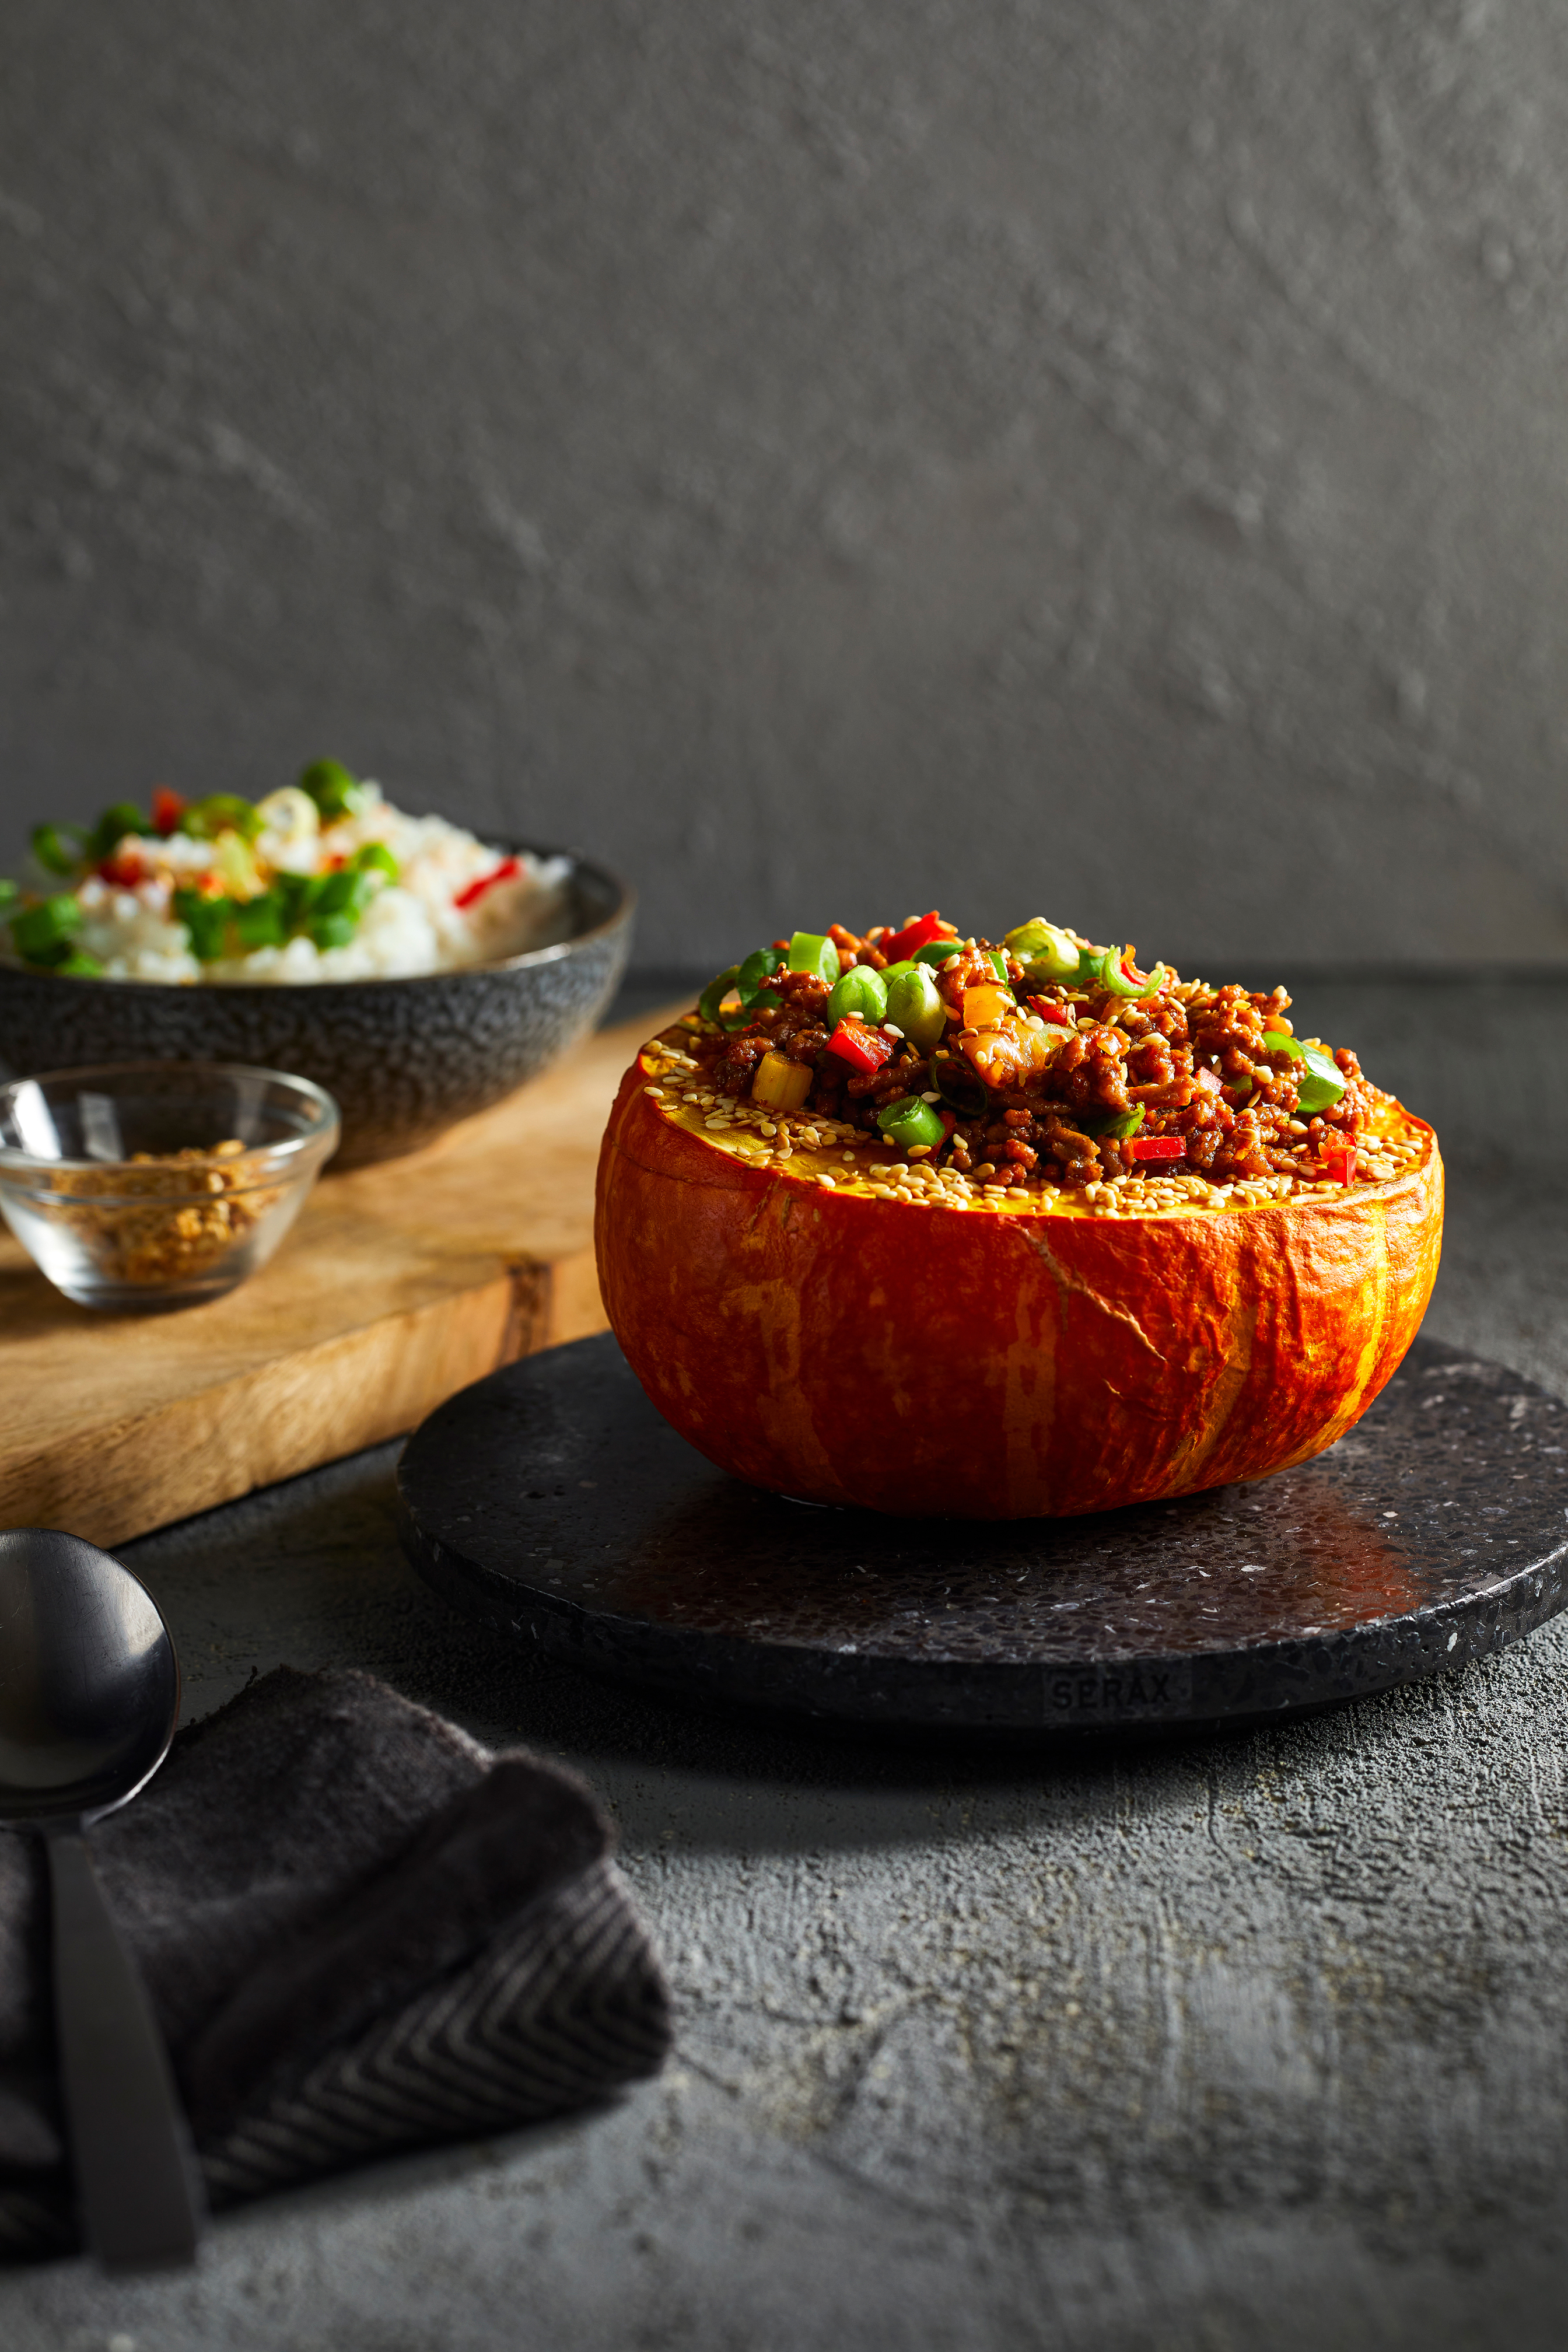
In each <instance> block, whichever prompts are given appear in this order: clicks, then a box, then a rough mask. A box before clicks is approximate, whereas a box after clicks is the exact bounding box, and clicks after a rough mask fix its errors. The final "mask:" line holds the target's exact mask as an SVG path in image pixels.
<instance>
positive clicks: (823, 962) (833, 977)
mask: <svg viewBox="0 0 1568 2352" xmlns="http://www.w3.org/2000/svg"><path fill="white" fill-rule="evenodd" d="M788 961H789V969H790V970H791V971H809V972H811V973H813V974H814V975H815V977H816V979H818V980H820V981H821V982H822V983H823V985H824V987H825V988H832V987H833V986H834V985H835V984H836V982H837V979H838V950H837V948H836V947H835V946H834V944H833V941H832V940H830V939H829V938H828V937H827V936H826V933H825V932H822V931H796V932H795V936H794V938H793V939H792V940H790V943H789V959H788Z"/></svg>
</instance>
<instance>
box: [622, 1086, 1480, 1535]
mask: <svg viewBox="0 0 1568 2352" xmlns="http://www.w3.org/2000/svg"><path fill="white" fill-rule="evenodd" d="M651 1076H652V1065H651V1064H650V1063H649V1062H648V1060H647V1057H646V1055H639V1056H638V1058H637V1062H636V1063H634V1065H633V1066H632V1068H631V1069H630V1070H628V1071H627V1073H626V1077H625V1079H624V1080H623V1082H622V1086H621V1090H620V1094H619V1096H618V1097H617V1099H616V1107H615V1109H614V1111H613V1112H612V1113H611V1117H610V1123H609V1127H608V1129H607V1130H606V1133H605V1142H604V1148H603V1151H602V1153H601V1156H600V1161H599V1180H598V1204H597V1217H596V1228H595V1231H596V1243H597V1250H598V1263H599V1279H600V1284H601V1286H602V1289H603V1292H604V1298H605V1308H606V1311H607V1313H608V1315H609V1318H610V1322H611V1325H612V1327H613V1328H614V1330H615V1333H616V1338H617V1339H619V1341H620V1344H621V1346H622V1348H623V1349H625V1351H626V1358H627V1360H628V1361H629V1363H630V1364H631V1366H632V1369H633V1370H634V1371H635V1372H636V1373H637V1378H638V1379H639V1380H640V1381H641V1382H642V1384H643V1386H644V1388H645V1389H646V1390H647V1393H648V1395H649V1397H650V1398H651V1399H652V1400H653V1402H654V1403H655V1404H656V1405H657V1406H658V1410H659V1411H660V1412H662V1413H663V1414H664V1416H665V1418H666V1419H667V1420H668V1421H669V1422H670V1423H673V1425H674V1427H675V1428H676V1429H678V1430H679V1432H680V1433H681V1435H682V1436H683V1437H685V1438H687V1439H689V1442H690V1443H691V1444H693V1445H695V1446H696V1447H698V1448H699V1450H700V1452H701V1453H703V1454H706V1455H707V1456H708V1458H709V1459H710V1461H712V1462H716V1463H717V1464H719V1465H720V1466H721V1468H722V1469H725V1470H728V1471H731V1472H732V1473H733V1474H734V1475H735V1476H737V1477H740V1478H744V1479H748V1480H750V1481H751V1482H752V1484H753V1485H756V1486H766V1487H771V1488H773V1489H774V1490H775V1491H777V1492H780V1493H784V1494H789V1495H795V1496H800V1497H802V1498H804V1499H805V1500H808V1501H811V1502H818V1503H840V1504H859V1505H863V1506H865V1507H868V1508H869V1509H872V1510H878V1511H891V1512H908V1513H921V1514H927V1513H931V1514H938V1515H942V1516H948V1517H964V1518H997V1519H1006V1518H1022V1517H1034V1516H1036V1515H1043V1514H1061V1515H1065V1514H1071V1513H1077V1512H1083V1511H1100V1510H1106V1509H1110V1508H1111V1507H1114V1506H1116V1505H1119V1504H1124V1503H1135V1502H1144V1501H1149V1500H1151V1499H1153V1498H1157V1497H1160V1496H1174V1495H1186V1494H1191V1493H1193V1492H1194V1490H1196V1489H1198V1488H1201V1487H1205V1486H1222V1485H1225V1484H1226V1483H1227V1482H1229V1481H1230V1480H1232V1479H1237V1478H1258V1477H1261V1476H1263V1475H1266V1474H1267V1473H1268V1472H1269V1471H1273V1470H1282V1469H1285V1468H1287V1467H1289V1465H1291V1464H1292V1463H1296V1462H1303V1461H1305V1460H1307V1459H1308V1458H1309V1456H1310V1455H1311V1454H1318V1453H1321V1451H1322V1449H1323V1447H1324V1446H1326V1445H1331V1444H1333V1442H1334V1440H1335V1439H1336V1438H1337V1437H1340V1436H1342V1434H1343V1433H1344V1432H1345V1431H1346V1430H1347V1429H1349V1428H1350V1427H1351V1426H1352V1423H1355V1422H1356V1421H1357V1420H1359V1418H1360V1417H1361V1415H1362V1414H1363V1412H1365V1411H1366V1408H1367V1406H1368V1405H1369V1404H1370V1403H1371V1402H1372V1401H1373V1398H1374V1397H1375V1396H1376V1395H1377V1393H1378V1391H1379V1390H1380V1389H1381V1388H1382V1387H1383V1386H1384V1382H1385V1381H1387V1380H1388V1379H1389V1378H1390V1376H1391V1375H1392V1373H1393V1372H1394V1370H1395V1368H1396V1366H1397V1365H1398V1363H1399V1361H1400V1359H1401V1358H1402V1357H1403V1355H1404V1354H1405V1349H1407V1348H1408V1346H1409V1344H1410V1342H1411V1340H1412V1339H1414V1337H1415V1331H1416V1328H1417V1326H1418V1325H1419V1323H1420V1320H1421V1317H1422V1314H1423V1312H1424V1310H1425V1308H1426V1302H1427V1299H1428V1298H1429V1297H1430V1296H1431V1291H1432V1285H1433V1282H1434V1280H1435V1279H1436V1272H1437V1257H1438V1250H1439V1245H1440V1241H1441V1234H1442V1220H1443V1171H1442V1162H1441V1160H1440V1158H1439V1156H1438V1151H1437V1144H1436V1137H1435V1136H1434V1134H1433V1133H1432V1130H1431V1129H1430V1128H1429V1127H1427V1126H1426V1124H1425V1122H1424V1121H1422V1120H1420V1119H1416V1118H1412V1117H1411V1115H1410V1114H1409V1113H1408V1112H1405V1111H1404V1110H1403V1109H1401V1108H1399V1106H1397V1105H1392V1106H1391V1107H1390V1109H1389V1111H1388V1114H1387V1117H1386V1118H1385V1120H1384V1121H1383V1122H1381V1124H1382V1126H1383V1130H1384V1133H1385V1134H1386V1135H1388V1136H1390V1137H1394V1138H1396V1139H1401V1140H1403V1141H1404V1142H1405V1144H1407V1145H1413V1146H1414V1147H1415V1156H1414V1157H1413V1159H1412V1160H1411V1164H1410V1166H1409V1168H1408V1170H1407V1171H1406V1172H1405V1173H1404V1174H1401V1175H1400V1176H1398V1177H1396V1178H1394V1179H1393V1180H1391V1181H1385V1182H1378V1183H1359V1184H1356V1185H1354V1186H1352V1187H1350V1188H1348V1189H1346V1190H1345V1191H1343V1192H1341V1193H1337V1194H1334V1195H1331V1196H1328V1197H1325V1196H1323V1195H1321V1194H1309V1195H1301V1194H1298V1195H1296V1196H1295V1197H1293V1198H1291V1199H1289V1200H1287V1201H1271V1202H1263V1203H1261V1204H1259V1205H1256V1206H1254V1205H1247V1206H1238V1205H1231V1206H1227V1207H1225V1208H1204V1209H1194V1210H1192V1211H1190V1212H1185V1213H1183V1212H1173V1213H1158V1214H1150V1215H1138V1214H1132V1215H1125V1216H1115V1217H1107V1216H1101V1215H1097V1214H1095V1213H1092V1212H1091V1211H1089V1209H1087V1208H1086V1207H1084V1206H1083V1205H1082V1204H1081V1203H1079V1202H1075V1201H1073V1200H1070V1199H1067V1198H1064V1197H1061V1196H1058V1199H1057V1200H1055V1201H1053V1204H1052V1206H1051V1207H1049V1208H1048V1209H1047V1208H1045V1207H1043V1206H1042V1205H1041V1202H1040V1196H1039V1194H1038V1193H1037V1194H1035V1195H1034V1196H1033V1198H1032V1200H1031V1202H1030V1203H1029V1205H1028V1206H1027V1207H1025V1208H1014V1207H1012V1206H1010V1205H1008V1206H1003V1205H996V1206H989V1205H983V1204H981V1203H978V1202H977V1203H976V1204H975V1205H973V1206H972V1207H970V1208H967V1209H958V1208H950V1207H945V1206H931V1207H928V1206H923V1205H915V1204H912V1203H910V1202H906V1201H900V1200H889V1199H885V1198H877V1197H871V1196H868V1195H867V1194H866V1193H865V1192H861V1193H859V1194H858V1195H857V1194H856V1193H853V1192H845V1191H843V1190H841V1189H835V1190H831V1191H830V1190H828V1189H827V1188H826V1186H825V1185H823V1184H821V1183H820V1182H819V1181H817V1179H818V1178H819V1177H820V1176H821V1175H824V1174H828V1175H834V1176H835V1177H836V1180H837V1183H838V1184H842V1182H843V1181H844V1180H845V1179H846V1177H847V1175H848V1173H849V1171H847V1169H846V1168H845V1166H844V1164H843V1161H844V1155H843V1154H842V1152H840V1151H838V1150H834V1151H831V1152H829V1151H826V1150H824V1151H818V1152H812V1151H802V1152H797V1153H796V1155H795V1158H794V1159H792V1160H791V1161H790V1162H789V1164H788V1166H787V1167H781V1166H779V1165H777V1164H776V1163H774V1162H773V1161H771V1160H769V1161H767V1162H766V1163H763V1164H759V1163H758V1161H757V1160H755V1159H747V1158H743V1157H742V1156H741V1155H742V1150H743V1149H745V1148H746V1147H745V1146H744V1145H742V1144H738V1143H737V1141H736V1139H735V1136H734V1134H733V1131H723V1132H719V1133H714V1132H711V1131H710V1130H709V1129H707V1128H706V1127H705V1125H704V1123H703V1114H702V1112H701V1111H700V1109H693V1108H690V1107H689V1106H686V1105H679V1106H678V1105H677V1104H676V1103H675V1102H674V1101H673V1099H670V1098H667V1099H665V1100H659V1099H657V1098H656V1097H654V1096H652V1095H650V1094H649V1093H648V1092H647V1091H646V1089H647V1086H648V1084H649V1081H650V1078H651ZM868 1156H870V1155H869V1154H868Z"/></svg>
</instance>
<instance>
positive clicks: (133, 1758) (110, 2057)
mask: <svg viewBox="0 0 1568 2352" xmlns="http://www.w3.org/2000/svg"><path fill="white" fill-rule="evenodd" d="M179 1713H180V1669H179V1665H178V1664H177V1662H176V1660H175V1657H174V1643H173V1642H172V1641H171V1640H170V1638H169V1629H168V1627H167V1626H166V1625H165V1624H164V1622H163V1618H162V1617H161V1616H160V1615H159V1613H158V1610H157V1607H156V1605H155V1604H154V1602H153V1598H152V1595H151V1594H150V1593H149V1592H148V1591H147V1590H146V1588H145V1586H144V1585H142V1583H140V1582H139V1581H138V1580H137V1579H136V1578H135V1577H134V1576H132V1573H131V1571H130V1570H129V1569H125V1568H121V1565H120V1563H119V1561H118V1560H115V1559H110V1557H109V1555H108V1553H107V1552H102V1551H100V1550H99V1549H98V1548H97V1547H96V1545H93V1544H89V1543H84V1542H83V1541H82V1539H81V1538H80V1537H79V1536H70V1535H63V1534H60V1533H58V1532H57V1531H55V1530H53V1529H50V1528H9V1529H6V1530H5V1531H0V1826H4V1827H5V1828H7V1829H17V1830H21V1829H28V1830H37V1832H39V1834H40V1835H41V1836H42V1837H43V1839H44V1842H45V1844H46V1846H47V1851H48V1857H49V1883H50V1888H51V1893H52V1897H53V1915H54V1986H55V2022H56V2031H57V2035H58V2042H59V2052H60V2075H61V2082H62V2086H63V2090H64V2095H65V2106H66V2115H67V2118H68V2125H69V2130H70V2140H71V2154H72V2158H73V2161H74V2164H75V2168H76V2179H77V2188H78V2192H79V2200H80V2207H81V2221H82V2230H83V2234H84V2236H85V2237H86V2240H87V2242H88V2244H89V2247H90V2248H91V2249H92V2251H93V2252H95V2253H96V2254H97V2255H98V2256H99V2258H100V2261H101V2262H102V2263H104V2264H105V2265H106V2266H108V2267H110V2268H113V2269H142V2268H147V2267H151V2266H153V2265H156V2264H163V2263H188V2262H190V2261H191V2260H193V2259H194V2257H195V2248H196V2240H197V2238H198V2236H199V2234H200V2229H201V2200H200V2194H199V2190H198V2188H197V2184H196V2177H195V2166H194V2163H193V2160H192V2158H191V2153H190V2147H189V2140H188V2135H187V2133H186V2129H185V2123H184V2116H183V2114H182V2113H181V2110H180V2104H179V2098H178V2095H177V2093H176V2091H175V2089H174V2075H173V2074H172V2072H171V2070H170V2066H169V2058H168V2053H167V2051H166V2050H165V2049H164V2047H163V2036H162V2034H161V2033H160V2032H159V2030H158V2024H157V2021H156V2019H155V2018H154V2017H153V2008H152V2004H151V2002H150V2001H149V2000H148V1998H147V1993H146V1989H145V1987H144V1986H143V1985H142V1979H141V1977H140V1976H139V1975H138V1973H137V1969H136V1965H135V1963H134V1961H133V1960H132V1958H131V1955H130V1953H129V1952H128V1951H127V1950H126V1948H125V1946H124V1944H123V1943H122V1941H121V1936H120V1931H119V1929H118V1928H117V1927H116V1926H115V1924H114V1919H113V1916H112V1914H111V1913H110V1908H109V1906H108V1904H107V1902H106V1901H105V1899H104V1895H103V1889H102V1887H101V1885H100V1883H99V1878H98V1874H97V1872H96V1871H95V1870H94V1868H93V1864H92V1856H91V1854H90V1853H89V1850H88V1845H87V1841H86V1838H85V1837H84V1835H83V1832H84V1831H85V1830H86V1829H87V1827H88V1825H89V1823H90V1822H96V1821H100V1820H101V1819H102V1818H103V1816H104V1814H105V1813H110V1812H113V1811H115V1810H116V1809H117V1807H119V1806H121V1805H123V1804H125V1803H127V1802H128V1801H129V1800H130V1799H131V1798H132V1797H133V1796H134V1795H135V1794H136V1792H137V1790H139V1789H141V1788H143V1787H145V1785H146V1783H147V1782H148V1780H151V1779H152V1777H153V1773H154V1772H155V1771H156V1770H157V1769H158V1767H159V1765H160V1764H161V1763H162V1762H163V1759H164V1757H165V1756H166V1755H167V1754H168V1752H169V1744H170V1742H171V1740H172V1739H173V1738H174V1726H175V1724H176V1722H177V1721H178V1719H179Z"/></svg>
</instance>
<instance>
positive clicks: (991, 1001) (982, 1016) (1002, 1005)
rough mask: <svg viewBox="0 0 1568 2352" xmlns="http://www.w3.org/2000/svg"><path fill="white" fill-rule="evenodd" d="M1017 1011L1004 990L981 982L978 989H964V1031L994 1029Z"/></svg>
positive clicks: (1007, 992)
mask: <svg viewBox="0 0 1568 2352" xmlns="http://www.w3.org/2000/svg"><path fill="white" fill-rule="evenodd" d="M1017 1010H1018V1008H1017V1005H1016V1003H1014V1001H1013V998H1012V995H1011V993H1010V992H1009V991H1008V990H1006V989H1005V988H995V987H993V986H991V985H990V984H989V983H987V982H982V984H981V985H980V986H979V987H978V988H966V989H965V990H964V992H963V1025H964V1027H965V1028H966V1029H994V1028H996V1027H997V1026H998V1024H1000V1023H1001V1022H1003V1021H1005V1020H1006V1018H1007V1016H1008V1015H1009V1013H1016V1011H1017Z"/></svg>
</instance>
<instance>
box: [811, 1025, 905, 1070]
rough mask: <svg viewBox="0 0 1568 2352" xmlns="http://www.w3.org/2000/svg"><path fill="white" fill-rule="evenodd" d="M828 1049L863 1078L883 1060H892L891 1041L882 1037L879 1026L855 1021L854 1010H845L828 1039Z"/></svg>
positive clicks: (877, 1067)
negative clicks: (874, 1026) (877, 1027)
mask: <svg viewBox="0 0 1568 2352" xmlns="http://www.w3.org/2000/svg"><path fill="white" fill-rule="evenodd" d="M827 1050H828V1052H829V1053H830V1054H837V1055H838V1057H839V1059H840V1061H844V1062H847V1063H848V1065H849V1066H850V1068H851V1069H852V1070H858V1071H859V1072H860V1074H861V1076H863V1077H864V1076H868V1074H869V1073H870V1072H871V1071H872V1070H879V1069H880V1068H881V1066H882V1065H883V1063H884V1062H889V1061H891V1059H892V1057H893V1041H892V1039H891V1038H890V1037H884V1036H883V1034H882V1033H881V1031H880V1030H879V1029H873V1028H872V1027H871V1025H870V1023H869V1022H868V1021H859V1020H857V1018H856V1016H855V1015H854V1013H846V1014H845V1016H844V1018H843V1020H842V1021H841V1022H840V1023H839V1024H838V1026H837V1029H836V1030H835V1031H834V1033H833V1034H832V1036H831V1037H830V1038H829V1039H828V1041H827Z"/></svg>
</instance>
